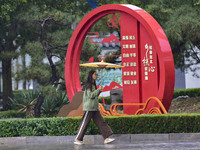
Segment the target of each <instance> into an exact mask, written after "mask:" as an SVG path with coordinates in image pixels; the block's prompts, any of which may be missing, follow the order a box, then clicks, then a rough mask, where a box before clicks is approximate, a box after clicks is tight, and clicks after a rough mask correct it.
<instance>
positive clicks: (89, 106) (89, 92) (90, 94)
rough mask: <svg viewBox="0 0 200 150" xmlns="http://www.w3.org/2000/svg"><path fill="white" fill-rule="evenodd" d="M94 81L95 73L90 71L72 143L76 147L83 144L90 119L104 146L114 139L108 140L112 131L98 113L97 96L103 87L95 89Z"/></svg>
mask: <svg viewBox="0 0 200 150" xmlns="http://www.w3.org/2000/svg"><path fill="white" fill-rule="evenodd" d="M96 79H97V73H96V71H90V72H89V75H88V79H87V82H86V84H85V91H84V94H83V111H84V115H83V117H82V120H81V123H80V125H79V130H78V134H77V136H76V139H75V142H74V144H77V145H82V144H84V143H83V137H84V135H85V132H86V130H87V127H88V125H89V123H90V120H91V119H93V121H94V123H95V124H96V126H97V127H98V129H99V130H100V132H101V134H102V136H103V138H104V143H105V144H107V143H110V142H113V141H114V140H115V139H114V138H110V136H111V135H112V134H113V132H112V129H111V128H110V127H109V126H108V124H107V123H106V122H105V120H104V119H103V117H102V116H101V113H100V111H99V102H98V96H99V94H100V93H101V91H102V90H103V87H102V86H100V88H98V89H97V87H96Z"/></svg>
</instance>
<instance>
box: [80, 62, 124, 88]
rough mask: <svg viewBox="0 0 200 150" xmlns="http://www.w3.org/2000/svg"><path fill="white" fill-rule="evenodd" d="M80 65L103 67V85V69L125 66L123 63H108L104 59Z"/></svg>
mask: <svg viewBox="0 0 200 150" xmlns="http://www.w3.org/2000/svg"><path fill="white" fill-rule="evenodd" d="M80 66H86V67H97V68H101V86H102V78H103V69H104V68H123V67H124V66H121V65H116V64H112V63H107V62H104V61H103V60H102V61H101V62H92V63H85V64H80Z"/></svg>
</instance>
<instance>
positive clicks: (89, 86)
mask: <svg viewBox="0 0 200 150" xmlns="http://www.w3.org/2000/svg"><path fill="white" fill-rule="evenodd" d="M95 72H96V71H94V70H92V71H90V72H89V74H88V78H87V81H86V83H85V90H87V89H90V91H92V85H94V86H95V89H97V86H96V82H95V81H94V82H93V78H92V75H93V74H94V73H95Z"/></svg>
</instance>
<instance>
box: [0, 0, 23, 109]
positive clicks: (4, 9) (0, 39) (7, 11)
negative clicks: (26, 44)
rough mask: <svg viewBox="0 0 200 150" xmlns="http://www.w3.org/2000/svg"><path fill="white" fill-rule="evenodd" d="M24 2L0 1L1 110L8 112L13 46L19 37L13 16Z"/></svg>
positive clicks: (13, 0)
mask: <svg viewBox="0 0 200 150" xmlns="http://www.w3.org/2000/svg"><path fill="white" fill-rule="evenodd" d="M25 3H26V0H1V1H0V60H1V61H2V76H3V109H4V110H8V109H9V108H10V106H9V97H12V79H11V77H12V76H11V60H12V58H15V57H16V56H17V54H16V53H15V50H16V49H17V47H18V45H17V44H14V42H15V41H16V40H17V38H18V35H19V26H18V20H16V19H15V17H14V16H15V15H16V14H17V13H19V12H20V11H21V8H23V6H24V5H25Z"/></svg>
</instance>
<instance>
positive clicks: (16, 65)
mask: <svg viewBox="0 0 200 150" xmlns="http://www.w3.org/2000/svg"><path fill="white" fill-rule="evenodd" d="M18 70H19V63H18V58H17V59H16V60H15V67H14V73H15V74H16V73H17V71H18ZM18 86H19V81H18V80H16V79H15V84H14V89H15V90H18V88H19V87H18Z"/></svg>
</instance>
